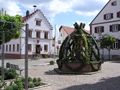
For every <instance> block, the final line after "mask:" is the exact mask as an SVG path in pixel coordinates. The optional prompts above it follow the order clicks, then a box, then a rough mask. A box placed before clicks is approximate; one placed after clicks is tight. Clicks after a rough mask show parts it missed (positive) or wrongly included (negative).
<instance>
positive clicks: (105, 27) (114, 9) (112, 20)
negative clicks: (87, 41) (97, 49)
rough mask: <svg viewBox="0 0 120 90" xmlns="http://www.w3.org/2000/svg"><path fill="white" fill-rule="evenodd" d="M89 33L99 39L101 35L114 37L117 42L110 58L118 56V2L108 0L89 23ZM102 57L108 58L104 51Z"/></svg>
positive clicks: (119, 4) (119, 15)
mask: <svg viewBox="0 0 120 90" xmlns="http://www.w3.org/2000/svg"><path fill="white" fill-rule="evenodd" d="M90 33H91V34H92V35H93V36H94V37H96V39H100V38H101V37H102V35H105V34H109V35H112V36H114V37H115V38H116V39H117V41H116V43H115V44H114V45H113V49H112V50H111V56H112V57H119V56H120V0H109V1H108V3H107V4H106V5H105V6H104V7H103V9H102V10H101V11H100V12H99V13H98V15H97V16H96V17H95V18H94V19H93V21H92V22H91V23H90ZM104 55H105V56H106V57H107V56H108V51H107V50H104Z"/></svg>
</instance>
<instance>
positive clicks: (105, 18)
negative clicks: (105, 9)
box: [104, 13, 113, 20]
mask: <svg viewBox="0 0 120 90" xmlns="http://www.w3.org/2000/svg"><path fill="white" fill-rule="evenodd" d="M112 18H113V13H107V14H104V20H109V19H112Z"/></svg>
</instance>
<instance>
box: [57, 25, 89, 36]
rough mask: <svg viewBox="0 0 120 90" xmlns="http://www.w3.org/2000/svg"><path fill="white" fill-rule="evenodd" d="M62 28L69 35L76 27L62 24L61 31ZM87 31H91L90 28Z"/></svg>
mask: <svg viewBox="0 0 120 90" xmlns="http://www.w3.org/2000/svg"><path fill="white" fill-rule="evenodd" d="M61 29H63V30H64V31H65V32H66V33H67V34H68V35H69V34H71V33H72V32H73V31H74V30H75V29H74V28H72V27H68V26H61V27H60V28H59V31H61ZM85 31H86V32H87V33H89V30H85Z"/></svg>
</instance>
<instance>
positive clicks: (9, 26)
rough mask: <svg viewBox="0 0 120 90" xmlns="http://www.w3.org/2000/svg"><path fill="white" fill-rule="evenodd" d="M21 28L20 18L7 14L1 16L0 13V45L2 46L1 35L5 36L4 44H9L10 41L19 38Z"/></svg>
mask: <svg viewBox="0 0 120 90" xmlns="http://www.w3.org/2000/svg"><path fill="white" fill-rule="evenodd" d="M21 27H22V17H21V16H19V15H16V16H10V15H8V14H3V12H2V13H0V45H1V44H2V37H3V33H4V34H5V41H4V42H9V41H10V40H11V39H15V38H18V37H19V35H20V29H21Z"/></svg>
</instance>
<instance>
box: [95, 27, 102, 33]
mask: <svg viewBox="0 0 120 90" xmlns="http://www.w3.org/2000/svg"><path fill="white" fill-rule="evenodd" d="M103 32H104V27H103V26H98V27H95V33H103Z"/></svg>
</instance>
